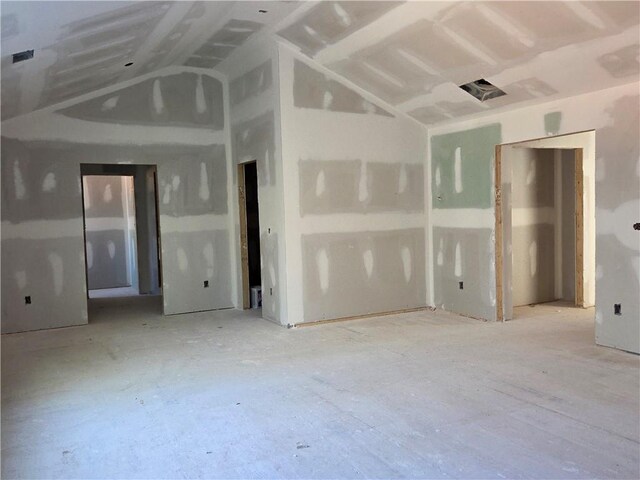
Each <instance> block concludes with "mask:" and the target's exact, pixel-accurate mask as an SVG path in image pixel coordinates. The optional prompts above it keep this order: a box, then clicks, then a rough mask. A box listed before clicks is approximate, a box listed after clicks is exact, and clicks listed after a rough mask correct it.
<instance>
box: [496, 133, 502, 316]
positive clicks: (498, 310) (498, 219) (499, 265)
mask: <svg viewBox="0 0 640 480" xmlns="http://www.w3.org/2000/svg"><path fill="white" fill-rule="evenodd" d="M494 181H495V202H494V203H495V215H496V224H495V239H496V242H495V249H496V252H495V254H496V255H495V258H496V320H498V321H499V322H503V321H504V309H503V301H504V300H503V296H502V273H503V272H502V263H503V262H502V260H503V259H502V256H503V252H502V146H501V145H496V161H495V172H494Z"/></svg>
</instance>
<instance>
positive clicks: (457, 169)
mask: <svg viewBox="0 0 640 480" xmlns="http://www.w3.org/2000/svg"><path fill="white" fill-rule="evenodd" d="M453 176H454V188H455V191H456V193H460V192H462V152H461V150H460V147H456V149H455V151H454V163H453Z"/></svg>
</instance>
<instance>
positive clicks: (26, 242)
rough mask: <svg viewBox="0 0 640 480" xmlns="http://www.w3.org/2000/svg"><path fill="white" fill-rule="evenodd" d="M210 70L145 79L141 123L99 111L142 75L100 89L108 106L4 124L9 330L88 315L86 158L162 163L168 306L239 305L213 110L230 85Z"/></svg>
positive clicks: (224, 168)
mask: <svg viewBox="0 0 640 480" xmlns="http://www.w3.org/2000/svg"><path fill="white" fill-rule="evenodd" d="M211 75H212V74H211V73H210V72H204V71H202V70H198V69H190V68H186V67H180V68H177V67H176V68H169V69H165V70H163V71H162V72H160V73H156V74H154V75H153V76H149V77H143V78H141V80H142V81H147V80H152V81H151V82H147V83H146V85H148V90H145V91H138V94H139V95H141V96H144V98H146V103H145V104H144V108H146V111H147V113H148V115H146V116H143V117H136V118H142V120H140V123H139V124H138V123H135V122H132V120H131V117H130V116H129V114H128V110H127V109H126V108H123V109H122V110H120V111H119V112H118V116H115V115H114V116H111V117H110V118H109V119H108V120H107V119H104V118H102V117H99V118H96V116H99V115H101V113H100V112H101V111H102V110H103V109H104V111H108V110H109V109H112V108H113V107H114V105H116V106H117V104H118V102H119V98H128V93H129V89H130V88H134V89H137V85H138V84H139V83H140V82H138V81H133V82H128V83H125V84H121V85H119V86H117V87H114V88H113V89H110V90H108V91H107V93H106V94H103V93H102V92H98V93H99V94H100V95H99V97H98V98H100V100H103V99H104V100H103V101H102V103H101V104H99V103H96V102H94V101H89V102H87V103H86V104H84V108H83V103H79V104H77V105H75V106H74V107H73V108H70V107H71V106H70V105H66V106H64V107H60V108H58V109H57V111H56V110H55V109H43V110H41V111H38V112H34V113H32V114H28V115H25V116H21V117H16V118H15V119H12V120H9V121H6V122H3V124H2V134H3V137H2V196H3V197H2V200H3V201H2V266H3V268H2V299H3V303H2V328H3V332H15V331H24V330H35V329H40V328H50V327H59V326H66V325H77V324H82V323H87V305H86V286H85V259H84V253H83V250H84V246H83V243H84V242H83V231H82V201H81V189H80V165H81V164H85V163H99V164H141V165H157V174H158V186H159V192H158V193H159V197H160V198H159V200H160V201H159V212H158V213H159V216H160V239H161V246H162V281H163V302H164V312H165V314H172V313H182V312H190V311H197V310H208V309H215V308H226V307H231V306H233V295H234V293H235V292H234V291H233V286H234V284H235V270H234V269H232V262H233V252H232V250H231V248H230V244H231V235H230V231H231V229H232V221H231V218H230V213H229V195H228V192H229V178H228V170H229V168H228V167H229V166H228V164H227V152H228V144H227V141H228V129H227V122H224V124H221V123H219V122H218V121H217V120H216V119H217V118H218V114H216V113H214V110H218V109H221V108H223V105H224V101H223V95H222V94H223V89H222V86H221V83H222V82H221V81H220V80H218V79H216V78H215V77H212V76H211ZM176 77H177V78H180V79H183V80H184V82H176V81H175V79H176ZM165 87H167V88H165ZM169 87H170V88H169ZM175 97H178V98H180V99H182V101H176V98H175ZM140 108H143V107H140ZM136 115H141V113H140V112H136ZM89 116H91V118H92V120H88V119H87V118H88V117H89ZM120 116H121V117H120ZM189 118H191V119H192V120H191V122H189V121H188V119H189ZM203 118H204V119H206V121H203V120H202V119H203ZM185 122H186V123H185ZM205 281H208V282H209V286H208V287H207V288H204V282H205ZM26 295H30V296H31V297H32V303H31V304H30V305H26V304H25V302H24V296H26Z"/></svg>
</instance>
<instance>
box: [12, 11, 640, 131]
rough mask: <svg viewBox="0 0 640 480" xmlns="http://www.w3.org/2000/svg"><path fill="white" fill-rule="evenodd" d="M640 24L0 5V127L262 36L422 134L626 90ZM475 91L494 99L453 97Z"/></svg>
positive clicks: (212, 63)
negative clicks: (409, 120) (418, 126)
mask: <svg viewBox="0 0 640 480" xmlns="http://www.w3.org/2000/svg"><path fill="white" fill-rule="evenodd" d="M261 10H266V12H261ZM639 21H640V2H637V1H629V2H617V1H602V2H590V1H589V2H575V1H571V2H560V1H554V2H482V1H476V2H398V1H388V2H373V1H357V2H347V1H322V2H276V1H262V2H170V1H158V2H2V118H3V119H5V118H10V117H13V116H15V115H19V114H21V113H26V112H30V111H33V110H36V109H38V108H42V107H44V106H47V105H52V104H55V103H58V102H61V101H63V100H66V99H69V98H73V97H76V96H79V95H83V94H85V93H88V92H91V91H94V90H98V89H100V88H102V87H106V86H110V85H112V84H115V83H117V82H120V81H123V80H128V79H131V78H133V77H136V76H138V75H141V74H145V73H149V72H152V71H154V70H157V69H160V68H163V67H165V66H169V65H187V66H193V67H202V68H216V69H217V68H221V69H222V70H223V71H224V65H225V64H226V63H228V62H230V61H232V60H233V53H234V51H235V50H236V49H237V48H238V47H239V46H241V45H242V44H244V43H245V42H248V41H249V39H250V38H251V37H252V36H254V35H255V34H256V33H257V32H266V33H267V34H269V35H272V37H273V38H274V39H276V40H278V41H280V42H283V43H287V44H289V45H290V46H292V47H293V48H295V49H297V50H299V51H300V52H301V53H303V54H305V55H307V56H309V57H311V58H313V60H314V61H316V62H317V63H318V64H321V65H323V66H324V67H326V68H328V69H330V70H332V71H334V72H335V73H336V74H338V75H340V76H342V77H344V78H346V79H347V80H349V81H351V82H352V83H353V84H355V85H358V86H359V87H361V88H363V89H365V90H367V91H369V92H370V93H372V94H373V95H375V96H377V97H378V98H380V99H381V100H383V101H384V102H385V103H387V104H389V105H392V106H393V107H394V109H395V110H396V111H400V112H404V113H406V114H408V115H410V116H412V117H414V118H415V119H416V120H418V121H420V122H422V123H424V124H426V125H432V124H435V123H439V122H442V121H448V120H450V119H454V118H460V117H465V116H469V115H475V114H479V113H482V112H484V111H488V110H491V109H496V108H505V107H507V106H511V105H516V104H524V103H525V102H529V103H531V102H542V101H545V100H549V99H552V98H559V97H567V96H572V95H577V94H580V93H583V92H586V91H591V90H599V89H602V88H608V87H612V86H615V85H618V84H622V83H629V82H631V81H636V80H637V79H638V76H639V74H640V63H639V58H638V57H639V53H640V30H639ZM27 49H35V50H36V55H35V57H34V58H33V59H31V60H29V61H26V62H22V63H18V64H12V59H11V54H12V53H15V52H19V51H22V50H27ZM129 62H133V65H131V66H129V67H125V64H127V63H129ZM481 78H483V79H486V80H488V81H490V82H491V83H493V84H494V85H496V86H498V87H499V88H501V89H502V90H503V91H504V92H505V93H506V95H505V96H502V97H499V98H493V99H490V100H487V101H484V102H481V101H479V100H476V99H475V98H473V97H471V96H470V95H469V94H468V93H466V92H465V91H463V90H461V89H460V88H459V85H461V84H464V83H468V82H471V81H474V80H478V79H481Z"/></svg>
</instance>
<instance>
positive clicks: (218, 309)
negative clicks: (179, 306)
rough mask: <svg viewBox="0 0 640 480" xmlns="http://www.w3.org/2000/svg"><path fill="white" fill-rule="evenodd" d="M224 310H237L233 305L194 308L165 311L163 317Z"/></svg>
mask: <svg viewBox="0 0 640 480" xmlns="http://www.w3.org/2000/svg"><path fill="white" fill-rule="evenodd" d="M225 310H237V309H236V307H234V306H233V305H232V306H230V307H222V308H208V309H206V310H194V311H189V312H175V313H165V314H164V315H163V317H176V316H178V315H189V314H191V313H204V312H224V311H225Z"/></svg>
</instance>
